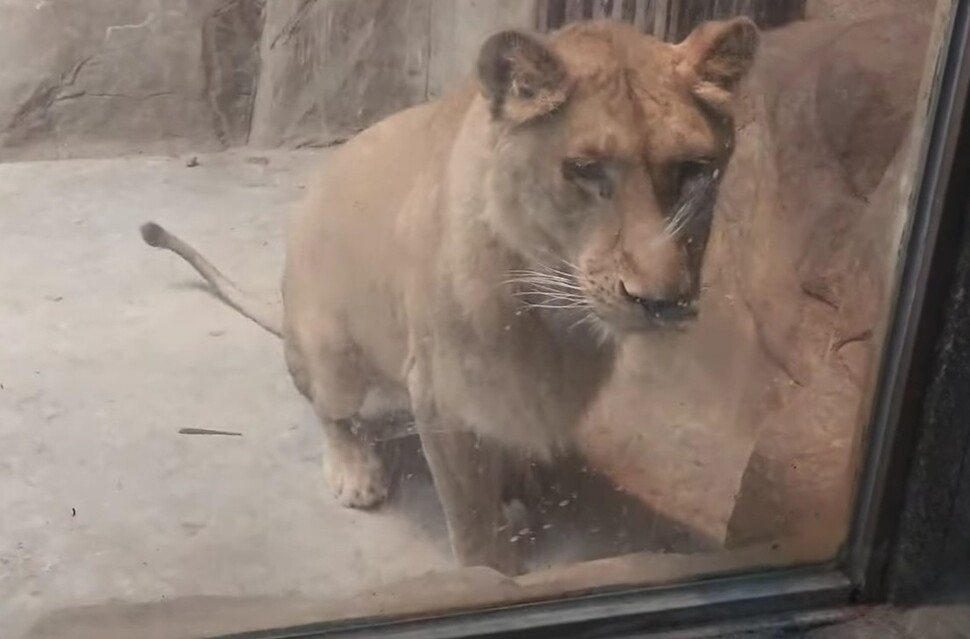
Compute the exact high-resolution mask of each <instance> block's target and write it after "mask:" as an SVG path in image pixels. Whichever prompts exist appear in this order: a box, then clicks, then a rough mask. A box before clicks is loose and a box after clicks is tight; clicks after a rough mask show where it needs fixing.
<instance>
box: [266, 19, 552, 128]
mask: <svg viewBox="0 0 970 639" xmlns="http://www.w3.org/2000/svg"><path fill="white" fill-rule="evenodd" d="M534 16H535V8H534V3H533V2H532V1H531V0H528V1H525V2H523V1H521V0H498V1H492V2H485V1H481V0H479V1H476V0H457V1H455V0H355V1H352V2H348V1H347V0H317V1H316V2H313V1H311V0H270V2H269V3H268V4H267V11H266V23H265V24H266V26H265V32H266V35H265V37H264V38H263V42H262V46H261V58H262V61H263V72H262V74H261V77H260V83H259V92H258V97H257V100H256V109H255V117H254V120H253V130H252V142H253V143H254V144H256V145H257V146H278V145H282V144H286V145H296V146H300V145H318V144H326V143H328V142H332V141H334V140H340V139H344V138H347V137H349V136H351V135H353V134H354V133H356V132H357V131H359V130H361V129H363V128H365V127H366V126H368V125H370V124H372V123H374V122H376V121H377V120H380V119H381V118H383V117H384V116H387V115H389V114H391V113H394V112H396V111H399V110H401V109H403V108H405V107H408V106H411V105H413V104H417V103H419V102H424V101H426V100H428V99H429V98H435V97H438V96H439V95H441V94H442V93H443V92H444V91H445V90H446V89H447V88H448V87H449V86H451V85H452V84H453V83H454V82H455V81H456V80H458V79H460V78H462V77H464V76H465V75H467V74H468V73H470V71H471V69H472V68H473V65H474V60H475V56H476V54H477V51H478V47H479V45H480V44H481V43H482V41H484V39H485V38H486V37H487V36H488V35H490V34H492V33H494V32H495V31H499V30H501V29H503V28H512V27H518V28H530V27H532V26H533V23H534Z"/></svg>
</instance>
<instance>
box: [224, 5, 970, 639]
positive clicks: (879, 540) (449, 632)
mask: <svg viewBox="0 0 970 639" xmlns="http://www.w3.org/2000/svg"><path fill="white" fill-rule="evenodd" d="M941 45H942V46H941V51H940V52H939V54H938V59H937V64H936V67H935V74H934V76H935V77H934V88H933V91H932V94H931V96H930V101H929V105H928V106H927V118H926V123H925V126H926V134H925V136H924V138H923V143H922V147H921V156H920V158H919V162H918V164H917V166H919V167H921V169H920V172H919V175H918V177H919V180H918V184H919V186H918V188H917V189H916V190H915V193H914V197H913V198H912V200H911V204H910V208H911V210H912V218H911V220H910V222H909V226H908V229H907V231H908V232H907V235H906V236H905V237H904V238H903V242H902V251H901V256H902V257H901V263H900V264H899V268H898V269H897V272H896V273H897V288H896V293H895V303H894V305H893V310H892V318H891V321H890V326H889V331H888V334H887V338H886V343H885V347H884V350H883V355H882V361H881V364H880V371H879V379H878V383H877V386H876V392H875V395H874V397H873V400H872V401H873V403H872V410H871V412H870V415H871V417H870V421H869V424H868V430H867V433H866V440H865V445H864V451H863V457H862V460H863V461H862V467H861V470H860V473H859V476H858V477H859V479H858V484H857V488H856V498H855V502H854V510H853V519H852V522H851V525H850V530H849V537H848V540H847V542H846V543H845V544H844V546H843V552H842V553H841V554H840V556H838V557H836V558H835V559H834V560H833V561H831V562H829V563H825V564H820V565H815V566H808V567H794V568H780V569H770V570H766V571H762V572H751V573H748V574H738V575H734V576H723V577H712V578H708V579H699V580H696V581H692V582H687V583H677V584H671V585H665V586H656V587H648V588H638V589H623V590H616V591H612V592H600V593H594V594H589V595H585V596H580V597H569V598H564V599H561V600H557V601H548V602H540V603H527V604H513V605H509V606H507V607H503V608H497V609H492V610H477V611H468V612H462V613H455V614H448V615H445V616H440V617H435V618H427V619H412V620H387V619H357V620H351V621H338V622H322V623H319V624H313V625H304V626H298V627H292V628H284V629H277V630H264V631H254V632H246V633H238V634H233V635H231V637H232V638H234V639H310V638H318V637H364V636H366V637H379V638H389V639H390V638H393V639H412V638H413V639H419V638H420V639H459V638H464V637H495V638H503V639H518V638H520V637H530V638H532V637H537V638H541V637H550V638H552V637H555V638H556V639H568V638H569V637H579V636H582V637H585V638H592V637H607V636H608V637H623V636H643V635H644V634H650V633H654V632H660V631H669V630H676V629H680V628H686V627H691V628H696V627H705V626H707V627H710V625H711V624H717V625H716V628H718V629H721V630H727V629H729V627H728V626H726V625H724V624H731V623H733V624H735V625H736V627H734V628H730V629H734V630H744V629H751V628H754V627H766V626H775V627H777V626H778V625H798V624H803V625H810V624H814V623H819V622H820V620H829V621H830V620H831V619H833V618H837V617H838V615H839V614H840V612H839V611H840V610H841V609H845V608H846V607H847V606H850V605H852V604H856V603H873V602H879V601H882V600H884V599H885V598H886V595H887V593H888V592H889V591H890V589H891V587H892V585H891V583H890V578H889V566H890V562H891V559H892V556H893V554H894V550H895V547H896V543H897V538H898V532H899V523H900V521H899V520H900V512H901V510H902V505H903V499H904V495H905V493H906V490H907V482H908V470H909V468H910V465H911V462H912V458H913V450H914V449H915V442H916V441H917V438H918V436H919V432H920V425H921V424H920V417H921V413H922V409H923V405H924V401H923V400H924V396H925V394H926V390H927V387H928V385H929V380H930V379H931V377H932V376H933V373H934V370H935V360H934V352H935V347H936V344H937V342H938V340H939V337H940V335H941V331H942V327H943V312H944V308H945V306H946V302H947V295H948V293H949V290H950V284H951V283H952V282H953V280H954V275H955V273H956V264H957V260H958V257H959V252H960V249H961V246H962V243H963V233H962V230H963V227H964V221H965V218H966V216H967V210H966V208H965V207H966V205H967V202H968V201H970V197H968V194H970V181H961V180H960V177H959V175H955V174H954V170H953V169H954V165H955V164H956V163H958V162H959V163H960V166H965V165H967V164H968V163H970V110H968V109H967V87H968V82H970V0H954V2H953V4H952V5H951V14H950V16H949V23H948V25H947V29H946V33H945V34H944V35H943V39H942V40H941ZM961 161H962V162H961ZM930 282H932V283H933V285H932V286H929V285H928V283H930Z"/></svg>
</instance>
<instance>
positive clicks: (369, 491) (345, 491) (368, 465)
mask: <svg viewBox="0 0 970 639" xmlns="http://www.w3.org/2000/svg"><path fill="white" fill-rule="evenodd" d="M324 475H325V477H326V480H327V485H328V486H330V489H331V490H332V491H333V496H334V497H335V498H336V499H337V502H339V503H340V505H341V506H344V507H346V508H373V507H375V506H377V505H378V504H380V503H381V502H382V501H384V499H385V498H386V497H387V478H386V476H385V474H384V466H383V464H382V463H381V459H380V457H379V456H378V455H377V453H376V452H375V451H374V449H373V448H371V447H369V446H367V445H361V446H344V447H339V448H338V447H332V448H330V449H329V450H328V455H327V458H326V459H325V460H324Z"/></svg>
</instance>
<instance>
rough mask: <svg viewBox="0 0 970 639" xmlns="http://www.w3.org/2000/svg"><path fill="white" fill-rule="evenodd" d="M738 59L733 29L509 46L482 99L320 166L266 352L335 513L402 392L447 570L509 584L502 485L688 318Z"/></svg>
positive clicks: (726, 147) (586, 33)
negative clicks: (301, 404) (385, 410)
mask: <svg viewBox="0 0 970 639" xmlns="http://www.w3.org/2000/svg"><path fill="white" fill-rule="evenodd" d="M756 45H757V31H756V29H755V28H754V26H753V24H752V23H750V21H747V20H744V19H739V20H734V21H730V22H722V23H711V24H708V25H704V26H703V27H701V28H699V29H698V30H697V31H696V32H695V33H694V34H692V35H691V36H690V37H688V39H687V40H686V41H685V42H683V43H681V44H680V45H676V46H674V45H668V44H664V43H662V42H660V41H658V40H656V39H654V38H651V37H648V36H644V35H641V34H640V33H638V32H637V31H636V30H635V29H633V28H632V27H629V26H626V25H622V24H616V23H609V22H601V23H584V24H579V25H574V26H570V27H567V28H566V29H564V30H562V31H560V32H558V33H556V34H554V35H552V36H551V37H549V38H548V39H547V40H540V39H539V38H537V37H535V36H530V35H526V34H520V33H515V32H506V33H503V34H499V35H497V36H494V37H493V38H492V39H490V40H489V42H487V43H486V44H485V45H484V46H483V49H482V53H481V58H480V62H479V66H478V76H479V78H478V82H476V83H470V84H469V85H468V86H467V87H465V88H464V89H463V90H461V91H458V92H456V93H455V94H454V95H453V96H451V97H450V98H448V99H446V100H443V101H441V102H437V103H432V104H427V105H423V106H419V107H416V108H412V109H410V110H407V111H404V112H402V113H399V114H397V115H395V116H392V117H390V118H388V119H387V120H385V121H383V122H381V123H379V124H377V125H376V126H374V127H372V128H371V129H369V130H367V131H365V132H364V133H362V134H361V135H359V136H358V137H356V138H355V139H354V140H352V141H351V142H350V143H348V144H347V145H346V146H344V147H343V148H342V149H341V150H340V151H339V152H338V153H337V154H336V155H335V156H334V157H333V158H332V159H331V160H330V164H329V166H328V168H327V170H326V172H325V174H324V177H323V179H322V180H321V181H320V183H319V184H317V185H316V186H315V187H314V189H313V192H312V194H311V195H310V197H309V198H308V200H307V202H306V203H305V205H304V206H302V207H301V208H300V209H299V210H298V211H297V212H296V214H295V215H294V216H293V218H292V220H291V223H290V226H289V232H288V241H287V247H286V248H287V260H286V269H285V275H284V281H283V298H284V309H285V316H284V321H283V327H282V329H283V330H282V332H283V336H284V340H285V350H286V360H287V364H288V366H289V369H290V371H291V373H292V376H293V379H294V382H295V383H296V386H297V387H298V388H299V389H300V391H301V392H302V393H303V394H304V395H305V396H306V397H307V398H308V399H309V400H310V401H311V402H312V403H313V405H314V408H315V409H316V411H317V413H318V415H319V416H320V419H321V421H322V422H323V424H324V427H325V429H326V432H327V452H326V465H327V476H328V481H329V483H330V485H331V488H332V489H333V490H334V492H335V494H336V495H337V498H338V499H339V500H340V501H341V502H342V503H344V504H346V505H348V506H356V507H370V506H373V505H375V504H376V503H378V502H379V501H380V500H381V499H382V498H383V497H384V496H385V494H386V492H387V487H386V478H385V476H384V471H383V469H382V466H381V463H380V460H379V458H378V456H377V454H376V452H375V449H374V446H373V437H372V435H371V434H370V433H371V432H372V429H371V428H370V426H371V422H370V420H368V419H367V418H365V417H364V416H363V414H362V411H361V409H362V406H363V405H364V402H365V399H366V398H367V397H368V395H371V394H374V393H380V392H383V391H386V390H391V391H397V392H398V393H400V394H403V395H405V396H406V397H407V398H408V399H409V406H408V408H410V410H411V411H412V412H413V414H414V416H415V420H416V423H417V427H418V430H419V433H420V434H421V438H422V445H423V447H424V451H425V454H426V457H427V458H428V461H429V464H430V466H431V469H432V473H433V475H434V480H435V484H436V487H437V489H438V492H439V495H440V497H441V499H442V504H443V506H444V509H445V514H446V517H447V519H448V524H449V531H450V533H451V538H452V543H453V546H454V548H455V551H456V553H457V555H458V557H459V559H460V560H461V561H462V562H463V563H465V564H477V563H482V564H488V565H492V566H494V567H496V568H499V569H501V570H505V571H506V572H516V571H518V570H520V569H521V565H520V564H519V561H518V558H517V557H516V556H515V553H514V551H513V545H512V544H511V543H510V541H509V535H510V532H511V531H509V530H508V528H509V527H508V525H507V522H504V514H503V513H504V511H503V509H502V500H503V499H504V498H506V497H507V496H508V492H509V488H510V487H509V483H508V482H509V478H510V477H512V476H515V472H516V470H517V469H518V468H519V467H521V466H522V465H523V462H524V461H528V460H532V459H539V460H547V459H550V458H551V457H552V456H553V455H554V454H555V453H556V452H557V451H560V450H562V449H564V448H566V447H567V446H569V444H570V440H571V437H572V430H573V427H574V425H575V424H576V423H577V422H578V421H579V419H580V418H581V417H582V415H583V414H584V412H585V411H586V410H587V408H588V406H589V404H590V402H591V400H592V399H593V398H594V397H595V395H596V394H597V392H598V391H599V389H600V388H601V387H602V385H603V384H604V382H605V381H606V380H607V379H608V378H609V375H610V374H611V371H612V368H613V363H614V355H615V350H616V349H615V345H616V342H617V338H619V337H621V336H623V335H625V334H627V333H630V332H637V331H644V330H662V329H674V328H678V329H679V328H683V327H685V326H687V324H685V323H684V322H685V320H686V319H689V317H690V316H691V315H692V314H693V313H694V311H695V310H696V307H697V304H698V302H699V299H698V298H699V293H700V286H699V273H700V264H701V260H702V258H703V253H704V246H705V244H706V241H707V234H708V231H709V227H710V219H709V216H710V209H711V207H712V205H713V198H714V197H715V195H716V184H717V181H718V179H719V175H720V173H721V172H722V169H723V167H724V165H725V164H726V162H727V161H728V159H729V157H730V155H731V150H732V142H733V125H732V120H731V113H730V102H731V100H730V97H731V96H732V94H733V91H734V88H735V85H736V83H737V81H738V80H739V79H740V78H741V76H743V75H744V73H745V72H746V71H747V69H748V68H749V67H750V65H751V63H752V59H753V55H754V51H755V48H756ZM576 159H579V160H580V161H579V162H578V163H577V162H576V161H575V160H576ZM587 160H590V161H594V160H595V161H599V162H601V164H596V165H595V170H594V169H589V168H588V164H586V161H587ZM698 163H702V164H698ZM577 167H578V168H577ZM583 167H587V168H583ZM698 167H700V168H698ZM583 171H587V172H585V173H584V172H583ZM695 172H696V173H697V174H698V175H701V176H702V177H701V178H696V179H695V180H694V181H690V180H688V179H687V178H685V177H684V176H687V175H694V174H695ZM591 175H592V177H591ZM692 179H693V178H692ZM691 184H701V185H702V186H703V188H700V187H698V189H697V190H696V193H697V194H699V195H691V196H690V197H689V198H687V197H686V196H685V195H684V193H686V192H687V191H686V188H687V186H685V185H691ZM690 193H695V191H690ZM685 202H686V203H687V204H690V205H691V206H690V207H687V206H686V205H685ZM694 209H696V211H695V210H694ZM678 211H679V212H680V213H678ZM685 211H686V213H685Z"/></svg>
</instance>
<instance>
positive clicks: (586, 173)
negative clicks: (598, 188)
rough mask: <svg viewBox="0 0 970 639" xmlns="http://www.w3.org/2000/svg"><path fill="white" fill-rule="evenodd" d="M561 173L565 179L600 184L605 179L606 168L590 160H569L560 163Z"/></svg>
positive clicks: (598, 162) (596, 161)
mask: <svg viewBox="0 0 970 639" xmlns="http://www.w3.org/2000/svg"><path fill="white" fill-rule="evenodd" d="M562 172H563V175H565V176H566V178H567V179H570V180H585V181H587V182H600V181H603V180H606V179H607V175H606V166H605V165H604V164H603V163H602V162H600V161H599V160H594V159H591V158H571V159H568V160H566V161H565V162H563V163H562Z"/></svg>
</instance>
